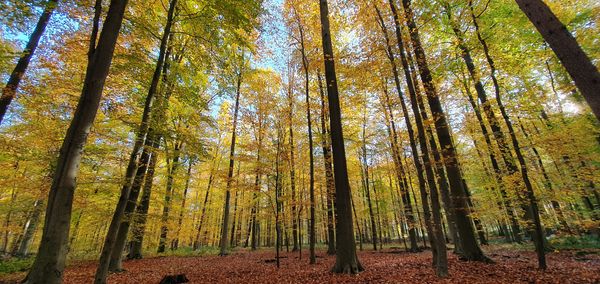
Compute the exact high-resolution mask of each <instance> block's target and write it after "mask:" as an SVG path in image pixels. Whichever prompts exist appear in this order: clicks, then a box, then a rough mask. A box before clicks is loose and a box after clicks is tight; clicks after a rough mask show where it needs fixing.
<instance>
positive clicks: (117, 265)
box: [108, 129, 155, 272]
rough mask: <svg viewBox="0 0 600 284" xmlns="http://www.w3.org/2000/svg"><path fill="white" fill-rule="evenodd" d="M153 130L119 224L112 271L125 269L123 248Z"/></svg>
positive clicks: (142, 176)
mask: <svg viewBox="0 0 600 284" xmlns="http://www.w3.org/2000/svg"><path fill="white" fill-rule="evenodd" d="M154 139H155V138H154V133H153V130H152V129H150V130H149V133H148V137H147V139H146V142H145V144H146V145H145V147H144V150H143V151H142V155H141V156H140V161H139V167H138V169H137V172H136V175H135V179H134V180H133V184H132V186H131V191H130V193H129V197H128V200H127V205H126V206H125V210H124V212H123V219H122V220H121V224H120V225H119V230H118V232H117V237H116V239H115V245H114V247H113V251H112V252H111V256H110V263H109V265H108V271H111V272H120V271H122V270H123V264H122V259H123V250H124V248H125V243H126V242H127V234H128V231H129V226H130V224H131V220H130V219H131V217H132V216H131V215H132V213H133V212H134V211H135V206H136V204H137V200H138V197H139V194H140V189H141V187H142V183H143V182H144V176H146V169H147V167H148V164H149V162H150V155H151V153H150V151H152V150H151V149H149V147H150V145H149V144H152V141H153V140H154Z"/></svg>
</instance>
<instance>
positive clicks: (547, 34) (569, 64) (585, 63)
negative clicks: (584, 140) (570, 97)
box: [515, 0, 600, 120]
mask: <svg viewBox="0 0 600 284" xmlns="http://www.w3.org/2000/svg"><path fill="white" fill-rule="evenodd" d="M515 2H517V4H518V5H519V8H521V11H523V13H525V15H527V17H528V18H529V20H530V21H531V23H532V24H533V25H534V26H535V28H536V29H537V30H538V32H539V33H540V34H541V35H542V37H543V38H544V40H546V42H547V43H548V45H549V46H550V48H552V50H553V51H554V53H555V54H556V56H557V57H558V59H559V60H560V62H561V63H562V65H563V66H564V67H565V69H566V70H567V72H568V73H569V75H571V78H573V81H575V85H576V86H577V88H578V89H579V91H580V92H581V94H582V95H583V97H584V98H585V100H586V101H587V102H588V104H589V105H590V107H591V108H592V112H593V113H594V115H596V119H598V120H600V72H598V68H596V66H595V65H594V63H592V61H591V60H590V58H589V57H588V56H587V55H586V54H585V52H584V51H583V49H582V48H581V46H580V45H579V44H578V43H577V40H576V39H575V37H573V35H572V34H571V32H569V30H568V29H567V27H566V26H565V25H564V24H563V23H562V22H561V21H560V20H559V19H558V17H556V15H554V13H553V12H552V10H551V9H550V7H548V5H546V3H544V1H542V0H515Z"/></svg>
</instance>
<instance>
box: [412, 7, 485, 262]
mask: <svg viewBox="0 0 600 284" xmlns="http://www.w3.org/2000/svg"><path fill="white" fill-rule="evenodd" d="M402 5H403V7H404V15H405V21H406V25H407V27H408V30H409V33H410V39H411V42H412V47H413V50H414V53H415V57H416V58H417V65H418V66H419V72H420V75H421V80H422V82H423V86H424V89H425V94H426V95H427V99H428V102H429V108H430V109H431V113H432V115H433V116H434V121H435V128H436V131H437V136H438V140H439V142H440V148H441V149H442V157H443V160H444V165H445V166H446V170H447V174H448V181H449V184H450V192H451V194H452V204H453V207H454V210H455V216H456V225H457V228H458V230H459V236H460V241H461V248H462V250H463V257H464V258H465V259H467V260H472V261H489V259H488V258H487V257H485V255H484V254H483V251H482V250H481V248H480V247H479V244H478V243H477V240H476V238H475V234H474V230H473V224H472V223H471V218H470V216H469V215H468V214H467V212H468V210H467V208H468V207H467V206H468V205H467V203H466V198H465V190H464V187H463V181H462V173H461V170H460V166H459V163H458V155H457V153H456V148H455V147H454V145H453V144H452V138H451V136H450V127H449V125H448V121H447V119H446V114H445V113H444V109H443V108H442V104H441V102H440V98H439V96H438V94H437V91H436V88H435V85H434V83H433V78H432V75H431V71H430V69H429V65H428V64H427V59H426V57H425V50H424V49H423V46H422V45H421V39H420V36H419V30H418V28H417V25H416V23H415V20H414V14H413V10H412V8H411V1H410V0H402Z"/></svg>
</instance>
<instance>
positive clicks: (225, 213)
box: [219, 52, 244, 256]
mask: <svg viewBox="0 0 600 284" xmlns="http://www.w3.org/2000/svg"><path fill="white" fill-rule="evenodd" d="M243 65H244V54H243V52H242V56H241V62H240V69H239V70H238V74H237V88H236V96H235V109H234V111H233V126H232V129H231V147H230V149H229V169H228V172H227V185H226V188H225V190H226V192H225V204H224V206H223V208H224V210H223V224H222V226H221V239H220V243H219V249H220V251H219V255H221V256H224V255H227V232H228V228H229V201H230V199H231V191H230V190H231V182H232V181H233V164H234V163H235V160H234V159H235V139H236V136H237V124H238V113H239V109H240V93H241V86H242V72H243V71H242V69H243V68H244V66H243Z"/></svg>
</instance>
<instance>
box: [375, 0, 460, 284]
mask: <svg viewBox="0 0 600 284" xmlns="http://www.w3.org/2000/svg"><path fill="white" fill-rule="evenodd" d="M391 7H392V10H393V11H395V8H394V5H393V3H392V6H391ZM375 10H376V12H377V16H378V18H379V24H380V26H381V29H382V32H383V36H384V39H385V44H386V48H387V56H388V59H389V60H390V64H391V65H392V73H393V76H394V81H395V82H396V89H397V91H398V94H399V95H400V102H401V105H402V110H403V113H404V118H405V121H406V126H407V128H408V133H409V137H410V139H411V149H412V151H413V159H414V161H415V166H416V168H417V172H418V176H419V177H420V180H419V182H420V183H421V182H423V184H422V185H420V188H421V198H422V199H423V211H424V215H425V219H426V220H425V222H427V223H426V225H427V228H428V235H429V238H430V240H431V243H432V246H431V247H432V252H433V262H434V264H435V265H436V267H437V268H436V273H437V275H438V276H439V277H446V276H447V275H448V260H447V255H446V243H445V242H444V232H443V230H442V227H441V211H440V203H439V198H438V190H437V187H436V183H435V179H436V178H435V174H434V172H433V164H432V163H431V161H430V155H429V149H428V148H427V136H426V135H425V128H424V126H423V120H422V115H421V113H420V110H419V107H418V105H417V97H416V91H415V85H414V82H412V77H411V76H410V72H407V71H408V61H407V60H406V56H402V55H401V57H403V59H402V65H403V66H405V67H404V70H405V76H406V80H407V85H409V86H410V87H409V95H410V102H411V107H412V111H413V113H414V116H415V123H416V125H417V131H418V137H419V146H420V148H421V153H422V154H423V164H424V165H421V164H420V161H419V158H418V151H417V149H416V141H414V139H415V137H414V134H413V130H412V123H411V122H410V120H409V116H408V110H407V107H406V104H405V103H404V98H403V94H402V90H401V88H400V78H399V72H398V67H397V65H396V59H395V56H394V51H393V49H392V46H391V44H390V39H389V36H388V30H387V27H386V24H385V21H384V19H383V17H382V16H381V12H380V11H379V8H377V6H375ZM396 32H397V36H398V39H399V45H400V46H402V41H401V40H402V37H401V35H398V33H399V29H398V28H397V29H396ZM400 50H403V48H402V49H400ZM402 54H403V52H402ZM432 146H433V145H432ZM423 168H425V174H426V176H427V184H428V185H429V192H430V200H431V209H432V211H433V212H432V215H433V218H432V219H431V217H428V215H429V212H428V211H429V208H428V205H427V199H426V196H427V195H426V191H425V181H424V179H423V177H422V175H423V174H422V169H423ZM436 208H437V211H435V210H436Z"/></svg>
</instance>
